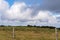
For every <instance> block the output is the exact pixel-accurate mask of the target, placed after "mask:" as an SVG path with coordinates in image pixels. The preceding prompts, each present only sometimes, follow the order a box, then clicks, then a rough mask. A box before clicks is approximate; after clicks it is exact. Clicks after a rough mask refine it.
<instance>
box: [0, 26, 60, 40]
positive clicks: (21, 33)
mask: <svg viewBox="0 0 60 40" xmlns="http://www.w3.org/2000/svg"><path fill="white" fill-rule="evenodd" d="M14 28H15V37H14V39H13V37H12V35H13V33H12V32H13V31H12V30H13V27H0V40H56V35H55V29H50V28H37V27H14ZM58 40H60V30H58Z"/></svg>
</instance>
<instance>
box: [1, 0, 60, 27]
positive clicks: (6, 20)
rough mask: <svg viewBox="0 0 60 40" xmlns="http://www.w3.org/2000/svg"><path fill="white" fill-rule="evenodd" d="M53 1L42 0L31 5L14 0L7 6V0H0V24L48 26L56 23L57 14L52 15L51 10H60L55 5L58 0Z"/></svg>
mask: <svg viewBox="0 0 60 40" xmlns="http://www.w3.org/2000/svg"><path fill="white" fill-rule="evenodd" d="M53 1H54V0H53ZM53 1H52V0H50V1H48V0H46V1H44V0H43V2H44V3H42V5H39V6H37V7H36V6H32V5H31V6H29V5H27V4H26V3H25V2H15V3H14V4H13V5H12V6H11V7H9V4H8V2H6V1H4V0H0V24H5V25H28V24H31V25H50V26H51V25H54V24H57V23H58V19H57V16H55V15H53V12H51V11H54V12H56V11H55V10H58V11H59V10H60V9H58V7H57V4H59V2H58V1H59V0H57V1H56V0H55V2H54V3H53ZM51 2H52V3H51ZM48 3H49V4H48ZM55 3H57V4H55ZM54 4H55V5H54ZM59 5H60V4H59ZM59 5H58V6H59ZM54 6H55V7H54ZM58 17H60V16H58Z"/></svg>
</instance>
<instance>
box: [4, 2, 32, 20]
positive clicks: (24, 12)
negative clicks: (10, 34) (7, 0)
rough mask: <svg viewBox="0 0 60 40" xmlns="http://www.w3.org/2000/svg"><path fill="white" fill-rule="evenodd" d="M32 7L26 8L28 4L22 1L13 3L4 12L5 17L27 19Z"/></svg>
mask: <svg viewBox="0 0 60 40" xmlns="http://www.w3.org/2000/svg"><path fill="white" fill-rule="evenodd" d="M31 12H32V9H30V8H28V6H27V5H26V4H25V3H24V2H22V3H14V4H13V5H12V7H11V8H10V9H8V10H7V11H6V13H5V17H6V18H7V19H16V20H21V19H28V18H30V15H31Z"/></svg>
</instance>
